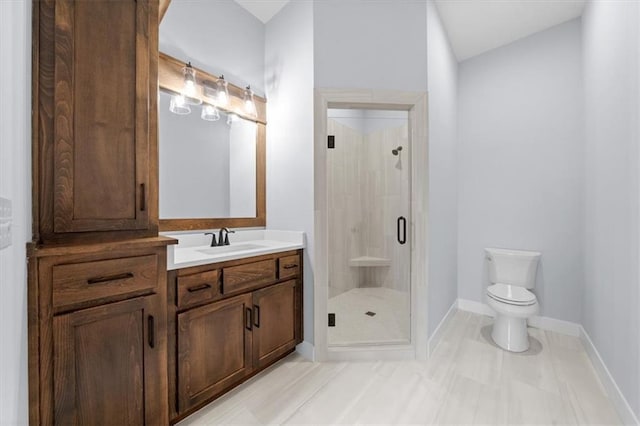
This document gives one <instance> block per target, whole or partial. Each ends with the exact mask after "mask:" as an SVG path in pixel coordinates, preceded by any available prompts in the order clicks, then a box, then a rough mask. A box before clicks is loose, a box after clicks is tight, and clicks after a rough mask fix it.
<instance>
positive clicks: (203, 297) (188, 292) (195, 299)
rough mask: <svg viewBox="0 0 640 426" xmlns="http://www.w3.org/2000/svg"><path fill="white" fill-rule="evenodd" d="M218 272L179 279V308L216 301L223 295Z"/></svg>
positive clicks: (207, 272) (206, 272)
mask: <svg viewBox="0 0 640 426" xmlns="http://www.w3.org/2000/svg"><path fill="white" fill-rule="evenodd" d="M220 291H221V288H220V273H219V272H218V270H217V269H216V270H213V271H205V272H200V273H198V274H192V275H186V276H184V277H178V291H177V295H178V307H179V308H184V307H185V306H189V305H193V304H196V303H200V302H204V301H208V300H212V299H215V298H216V297H217V296H219V295H220V294H221V293H220Z"/></svg>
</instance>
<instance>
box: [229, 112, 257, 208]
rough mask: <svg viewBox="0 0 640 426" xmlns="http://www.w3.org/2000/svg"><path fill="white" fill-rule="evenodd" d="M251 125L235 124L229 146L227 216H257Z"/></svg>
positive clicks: (253, 143) (254, 131)
mask: <svg viewBox="0 0 640 426" xmlns="http://www.w3.org/2000/svg"><path fill="white" fill-rule="evenodd" d="M257 130H258V127H257V126H256V124H255V123H254V122H253V121H249V120H242V119H239V120H235V121H234V122H233V123H232V124H231V131H230V135H229V136H230V141H229V142H230V144H229V160H228V161H229V216H230V217H255V215H256V133H257Z"/></svg>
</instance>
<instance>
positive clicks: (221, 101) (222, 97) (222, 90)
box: [215, 75, 229, 106]
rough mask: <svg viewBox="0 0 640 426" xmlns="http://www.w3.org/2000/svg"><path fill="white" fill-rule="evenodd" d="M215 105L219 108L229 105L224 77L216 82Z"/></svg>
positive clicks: (227, 88)
mask: <svg viewBox="0 0 640 426" xmlns="http://www.w3.org/2000/svg"><path fill="white" fill-rule="evenodd" d="M215 99H216V103H217V104H218V105H220V106H226V105H227V104H228V103H229V87H228V83H227V81H226V80H225V79H224V75H221V76H220V78H219V79H218V80H217V81H216V97H215Z"/></svg>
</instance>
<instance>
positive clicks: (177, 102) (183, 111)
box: [169, 95, 191, 115]
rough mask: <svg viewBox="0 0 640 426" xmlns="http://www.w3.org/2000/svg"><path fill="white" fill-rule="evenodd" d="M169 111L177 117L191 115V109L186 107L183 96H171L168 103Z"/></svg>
mask: <svg viewBox="0 0 640 426" xmlns="http://www.w3.org/2000/svg"><path fill="white" fill-rule="evenodd" d="M169 111H171V112H172V113H174V114H178V115H187V114H189V113H191V108H189V105H187V102H186V100H185V98H184V96H183V95H173V96H171V102H170V103H169Z"/></svg>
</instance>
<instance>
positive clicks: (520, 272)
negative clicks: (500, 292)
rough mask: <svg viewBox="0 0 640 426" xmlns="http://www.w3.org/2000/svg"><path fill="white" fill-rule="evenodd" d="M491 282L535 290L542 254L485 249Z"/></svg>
mask: <svg viewBox="0 0 640 426" xmlns="http://www.w3.org/2000/svg"><path fill="white" fill-rule="evenodd" d="M484 250H485V253H486V259H487V265H488V268H489V281H491V282H492V283H494V284H495V283H502V284H510V285H517V286H520V287H525V288H533V287H534V286H535V284H536V270H537V268H538V260H539V259H540V254H541V253H540V252H537V251H525V250H510V249H498V248H485V249H484Z"/></svg>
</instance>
